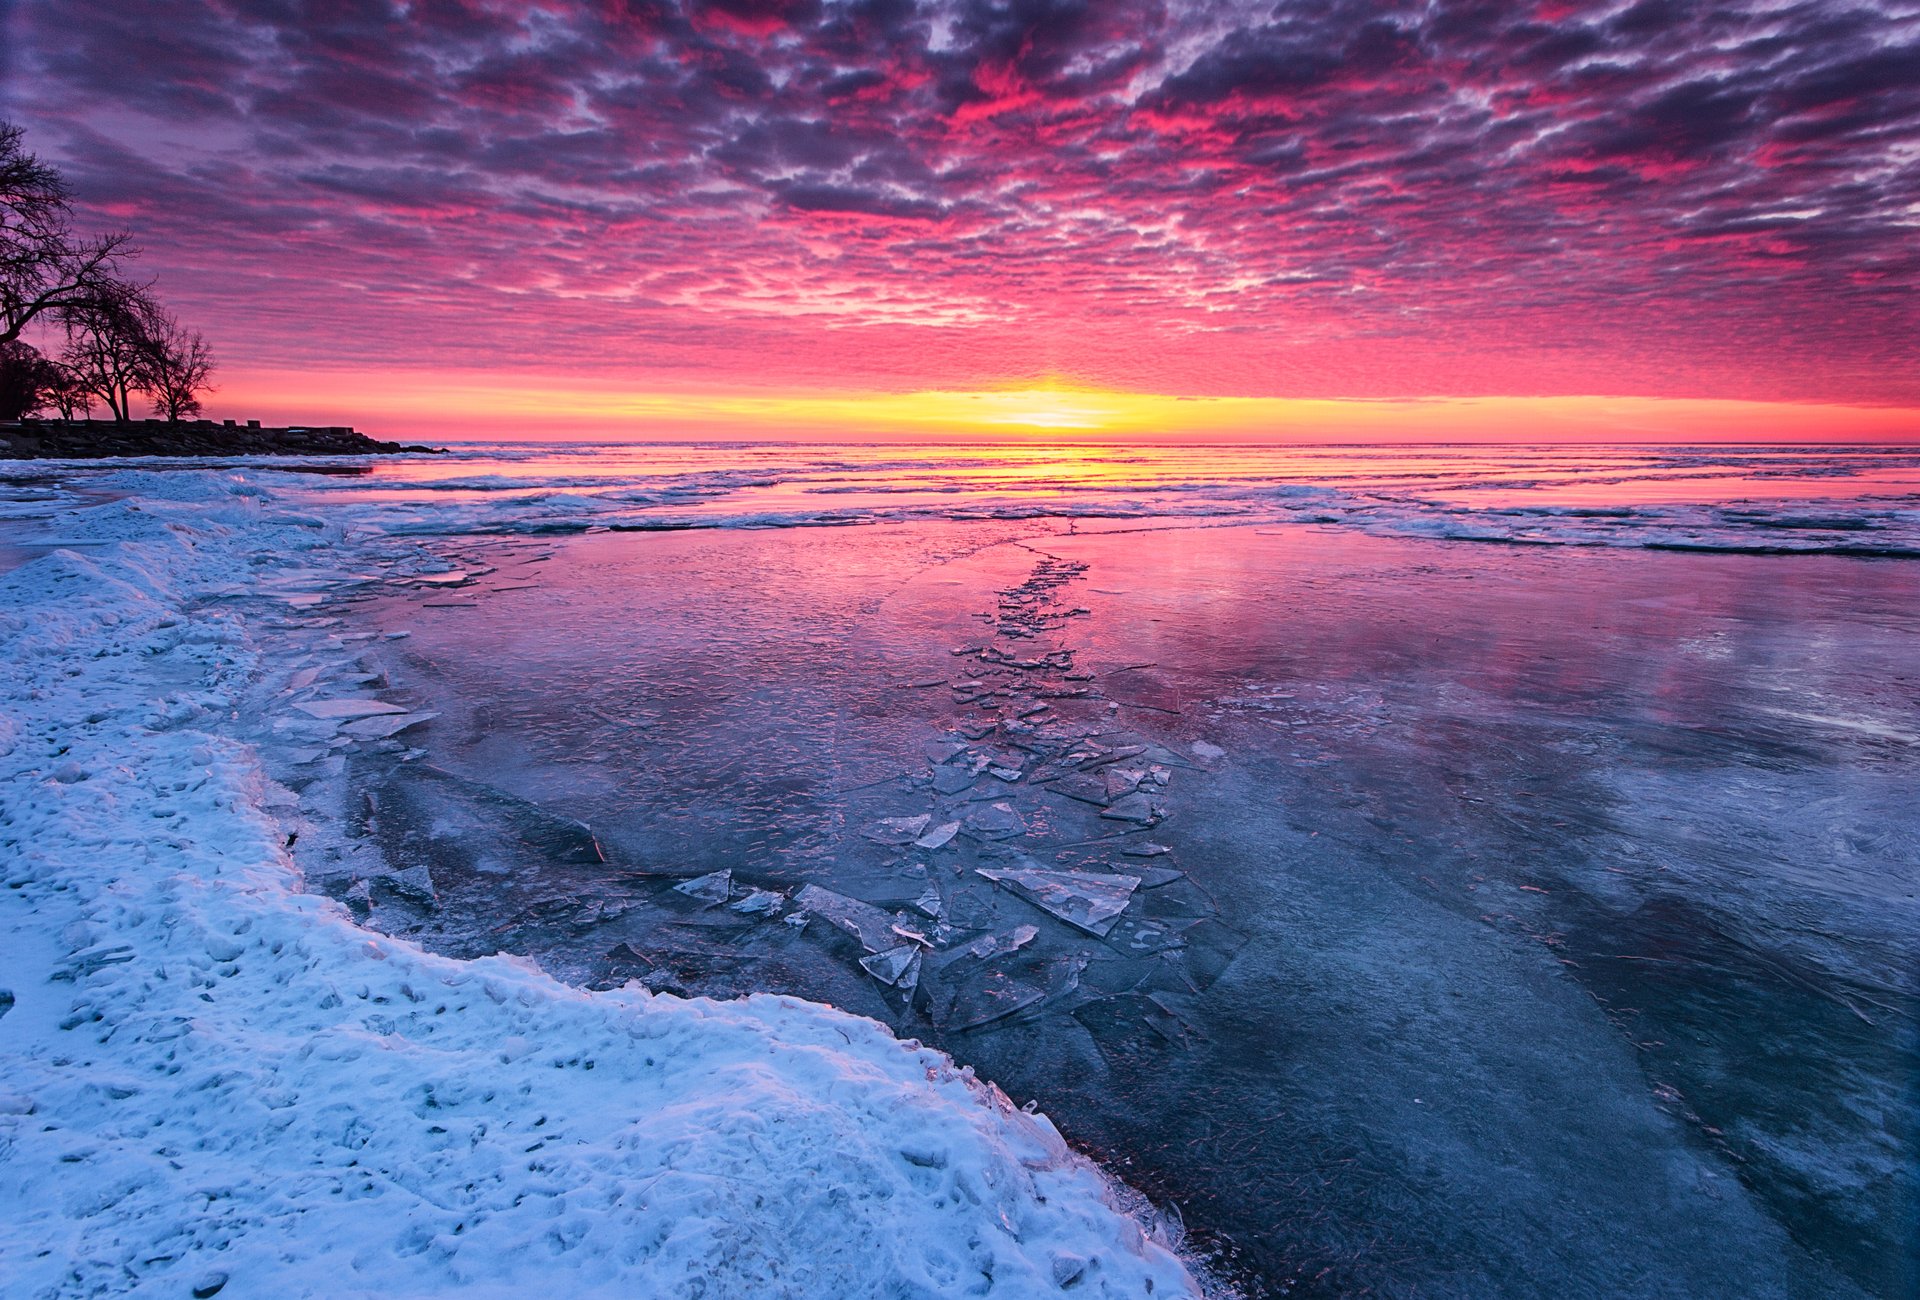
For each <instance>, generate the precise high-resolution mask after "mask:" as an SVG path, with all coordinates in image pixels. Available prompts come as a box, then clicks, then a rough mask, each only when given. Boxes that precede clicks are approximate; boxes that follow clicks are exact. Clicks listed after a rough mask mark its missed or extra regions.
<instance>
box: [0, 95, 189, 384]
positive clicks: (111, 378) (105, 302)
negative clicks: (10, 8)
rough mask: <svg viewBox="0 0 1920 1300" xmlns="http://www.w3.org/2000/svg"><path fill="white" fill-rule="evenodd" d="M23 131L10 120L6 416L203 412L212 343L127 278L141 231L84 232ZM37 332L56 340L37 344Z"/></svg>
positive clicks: (3, 233)
mask: <svg viewBox="0 0 1920 1300" xmlns="http://www.w3.org/2000/svg"><path fill="white" fill-rule="evenodd" d="M21 135H22V132H21V129H20V128H19V127H17V126H15V125H13V124H12V123H10V122H0V420H18V419H21V418H22V417H24V416H27V415H31V414H34V413H36V412H41V411H48V412H53V413H56V414H58V415H60V416H61V417H62V418H63V419H69V420H71V419H78V418H82V417H86V418H91V417H92V415H93V411H94V408H95V407H97V406H103V407H105V408H106V409H107V411H108V412H110V413H111V414H112V416H113V418H114V419H115V420H121V421H124V420H128V419H131V418H132V416H133V410H132V404H133V400H134V398H135V397H144V398H146V399H147V401H148V402H149V403H150V404H151V405H152V407H153V410H154V413H155V414H156V415H158V416H160V417H161V418H163V419H167V420H174V421H178V420H186V419H192V418H193V417H195V416H197V415H199V414H200V394H202V393H204V392H207V391H208V390H209V389H210V388H211V387H212V385H211V384H210V383H209V382H208V381H209V379H210V378H211V376H212V374H213V365H214V362H213V352H212V350H211V349H209V348H208V347H207V342H206V340H205V339H204V338H202V337H201V336H200V334H199V332H198V331H196V330H189V329H187V328H185V327H184V326H182V325H181V324H180V322H179V321H178V320H176V319H175V318H174V317H173V315H172V314H171V313H169V312H168V311H167V310H166V309H165V308H164V307H162V306H161V305H160V302H159V300H158V299H157V298H155V297H154V294H153V286H152V285H151V284H150V283H146V284H142V283H138V282H135V281H133V280H129V279H127V278H125V277H124V276H123V275H122V274H121V271H122V266H123V264H124V263H125V262H127V261H129V260H131V259H132V258H133V257H134V256H135V255H136V253H137V250H136V249H135V248H134V247H133V246H132V244H131V242H130V239H131V237H130V236H129V235H127V234H125V233H117V234H107V235H96V236H91V237H87V236H82V235H80V234H78V233H76V232H75V230H74V228H73V208H72V202H71V192H70V191H69V190H68V188H67V184H66V182H65V181H64V180H63V179H62V178H61V176H60V173H59V172H57V171H55V170H54V169H53V168H52V167H49V166H48V165H47V164H45V163H43V162H41V161H40V160H39V159H38V158H36V157H34V156H33V155H32V154H30V153H28V152H27V151H26V149H25V148H24V147H23V145H22V144H21ZM28 332H33V333H34V334H35V335H36V337H38V338H39V339H40V341H41V342H42V343H43V344H47V345H49V346H47V347H46V348H44V349H43V348H42V347H35V346H34V345H33V344H31V343H29V342H27V340H26V339H25V338H24V337H22V336H23V335H24V334H26V333H28ZM49 353H51V355H49Z"/></svg>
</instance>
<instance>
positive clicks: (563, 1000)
mask: <svg viewBox="0 0 1920 1300" xmlns="http://www.w3.org/2000/svg"><path fill="white" fill-rule="evenodd" d="M55 531H56V532H57V533H58V534H59V535H60V536H62V537H63V538H65V539H67V540H69V541H71V542H74V543H88V545H86V546H85V547H84V554H83V553H82V552H81V549H80V548H78V547H76V549H71V550H59V551H55V552H53V553H51V554H48V555H45V556H42V557H41V558H39V559H36V560H34V561H32V562H30V563H28V564H26V565H24V566H22V567H20V568H18V569H16V570H15V571H13V572H12V573H10V574H8V575H6V576H4V577H0V702H3V704H4V708H0V790H3V791H4V795H3V797H0V805H3V806H0V877H3V878H4V881H5V885H6V888H5V889H4V890H3V891H0V989H5V990H8V991H10V992H11V994H12V996H13V999H14V1001H13V1003H12V1004H11V1006H7V1003H6V999H5V998H4V997H0V1007H6V1010H5V1011H4V1012H3V1013H0V1279H4V1280H3V1281H0V1290H4V1292H5V1294H7V1295H8V1296H14V1295H19V1296H41V1295H48V1296H54V1295H83V1294H84V1295H96V1294H113V1293H151V1294H157V1295H188V1294H193V1295H208V1294H215V1293H216V1292H217V1293H218V1294H222V1295H227V1296H237V1295H244V1296H274V1297H281V1296H298V1295H327V1296H346V1295H361V1294H368V1295H371V1294H379V1295H382V1296H396V1295H422V1294H432V1293H435V1292H439V1291H453V1290H456V1289H457V1290H459V1291H460V1292H461V1293H462V1294H468V1295H518V1294H524V1293H526V1292H527V1291H528V1290H529V1289H530V1288H533V1287H537V1286H540V1285H542V1284H558V1285H559V1286H561V1287H563V1288H564V1290H565V1292H566V1293H567V1294H569V1295H601V1294H607V1295H612V1294H620V1295H636V1296H649V1297H651V1296H708V1297H723V1296H755V1297H760V1296H770V1297H771V1296H796V1297H797V1296H823V1297H825V1296H832V1297H852V1296H890V1297H891V1296H900V1297H908V1296H946V1295H956V1296H958V1295H1004V1296H1035V1295H1045V1294H1053V1293H1056V1292H1060V1291H1063V1290H1064V1291H1065V1292H1067V1293H1069V1294H1075V1295H1093V1296H1112V1297H1138V1296H1147V1295H1153V1296H1164V1295H1193V1294H1196V1293H1197V1289H1198V1288H1197V1287H1196V1285H1195V1283H1194V1282H1193V1280H1192V1279H1191V1277H1190V1276H1189V1274H1188V1273H1187V1271H1186V1269H1185V1268H1184V1267H1183V1265H1182V1263H1181V1262H1180V1260H1179V1259H1178V1258H1177V1257H1176V1256H1175V1254H1174V1253H1173V1252H1172V1250H1171V1249H1170V1248H1169V1245H1168V1243H1167V1241H1166V1240H1165V1235H1164V1234H1163V1233H1161V1232H1160V1231H1158V1230H1157V1229H1155V1230H1153V1231H1149V1230H1148V1228H1147V1227H1146V1226H1144V1225H1145V1222H1146V1221H1147V1220H1146V1218H1145V1217H1144V1216H1142V1214H1141V1211H1142V1210H1143V1208H1144V1207H1143V1203H1141V1202H1140V1201H1139V1198H1137V1197H1134V1196H1132V1195H1131V1194H1129V1193H1127V1192H1126V1191H1125V1189H1123V1188H1120V1187H1118V1186H1116V1185H1115V1184H1113V1183H1111V1182H1110V1181H1109V1180H1107V1179H1106V1178H1105V1177H1104V1176H1103V1175H1102V1174H1101V1173H1100V1172H1099V1171H1098V1170H1096V1169H1095V1168H1094V1167H1093V1166H1092V1165H1091V1164H1090V1163H1088V1162H1087V1161H1086V1160H1084V1159H1083V1158H1081V1157H1079V1156H1077V1155H1075V1154H1074V1153H1073V1152H1071V1151H1070V1150H1069V1149H1068V1148H1067V1147H1066V1145H1065V1144H1064V1143H1063V1142H1062V1141H1061V1139H1060V1137H1059V1135H1058V1134H1057V1133H1056V1131H1055V1130H1054V1129H1053V1127H1052V1126H1051V1125H1050V1124H1049V1123H1048V1122H1047V1121H1046V1120H1045V1119H1044V1118H1042V1117H1040V1116H1037V1115H1029V1114H1025V1113H1022V1112H1021V1111H1019V1110H1017V1109H1015V1108H1014V1107H1013V1106H1012V1105H1011V1104H1010V1103H1009V1102H1008V1101H1007V1099H1006V1098H1005V1097H1004V1096H1003V1095H1002V1094H1001V1093H1000V1092H999V1091H998V1090H997V1089H994V1088H992V1087H990V1086H988V1085H983V1084H981V1083H979V1082H977V1081H975V1080H974V1079H973V1078H972V1077H971V1075H970V1073H969V1072H967V1071H963V1070H958V1069H956V1068H955V1067H954V1066H953V1064H952V1062H951V1061H950V1060H949V1059H948V1058H946V1057H945V1056H944V1055H942V1054H940V1053H937V1052H934V1051H932V1050H930V1049H927V1048H924V1047H921V1046H919V1045H918V1044H914V1043H903V1042H900V1041H897V1040H895V1039H894V1038H893V1037H892V1036H891V1035H890V1033H889V1032H888V1031H887V1030H886V1029H885V1028H884V1027H882V1026H880V1025H878V1024H875V1023H873V1022H871V1021H868V1020H863V1019H859V1018H855V1017H851V1016H848V1015H844V1014H842V1013H839V1012H835V1011H833V1010H830V1009H827V1008H823V1007H820V1006H816V1005H813V1004H809V1003H805V1002H801V1001H798V1000H796V999H791V998H783V997H771V996H761V997H754V998H750V999H747V1000H745V1001H743V1002H738V1003H715V1002H709V1001H705V1000H692V1001H685V1000H680V999H677V998H672V997H667V996H654V995H650V994H648V993H646V992H645V991H643V990H640V989H637V988H632V989H626V990H619V991H614V992H609V993H589V992H584V991H581V990H578V989H573V988H569V987H566V986H564V985H561V984H559V983H557V982H555V981H553V980H551V979H549V978H547V977H546V976H544V975H543V974H541V973H540V972H539V971H538V970H535V969H532V968H530V967H528V966H527V965H525V964H523V963H520V962H516V961H514V960H512V959H510V958H507V957H495V958H490V959H487V960H484V961H476V962H460V961H455V960H450V959H446V958H442V957H437V956H434V955H431V954H428V953H425V952H422V951H420V950H419V949H417V948H415V947H413V946H411V945H409V944H407V943H405V942H402V941H397V940H394V939H391V938H386V937H380V936H375V935H372V934H370V933H368V932H367V931H364V930H361V929H359V928H357V927H356V926H355V925H353V923H352V922H351V920H350V918H349V917H348V915H347V914H346V913H345V911H344V910H343V909H342V908H341V907H340V905H338V904H336V903H334V902H332V901H330V900H327V899H323V898H319V897H316V896H313V895H309V894H305V893H303V892H301V889H300V880H299V878H298V875H297V873H296V872H295V871H294V869H293V868H292V866H291V864H290V861H289V859H288V857H287V851H286V843H285V835H284V832H283V827H282V825H281V823H280V821H279V820H278V818H277V816H276V813H275V808H276V807H277V806H280V805H281V804H282V803H283V802H284V799H285V796H286V792H285V791H284V790H281V789H280V788H279V787H277V786H275V785H273V783H272V782H271V781H269V780H268V779H267V778H266V776H265V775H264V773H263V770H262V767H261V764H260V760H259V756H258V754H257V753H256V752H255V750H254V749H253V748H252V747H251V746H250V745H249V744H248V743H246V740H245V739H244V737H246V736H249V735H251V734H254V730H253V729H257V728H258V725H259V722H260V719H257V718H249V717H247V716H246V715H247V709H246V707H245V705H246V702H247V697H248V689H249V684H250V683H251V682H253V681H255V680H256V679H257V678H258V676H259V675H260V674H261V673H262V672H263V671H264V667H265V660H266V658H267V657H268V656H269V654H270V651H271V647H270V646H269V645H267V644H266V643H264V642H263V641H261V640H260V639H259V638H258V633H257V629H250V627H249V625H248V622H247V621H246V620H245V619H243V618H242V617H241V615H240V614H239V613H238V612H236V611H234V610H232V609H223V608H221V607H220V606H219V604H218V603H217V602H216V603H204V602H208V601H210V599H211V598H213V597H216V596H218V595H220V594H221V593H231V592H232V591H234V590H236V589H245V588H247V587H249V586H251V585H255V584H258V583H261V582H263V581H267V580H269V579H270V578H271V577H272V575H273V574H274V572H275V571H276V570H278V569H281V568H284V567H286V566H288V565H290V564H293V563H296V562H310V561H301V560H300V557H302V556H307V557H316V556H317V557H326V558H327V560H328V562H331V563H335V564H338V563H342V562H343V561H342V560H341V556H343V555H349V554H350V553H351V551H352V546H351V542H352V539H350V538H347V537H345V536H343V535H342V533H341V532H340V530H339V529H338V528H337V527H336V526H334V525H331V524H329V523H328V522H327V521H326V520H324V519H320V518H315V517H314V516H312V515H298V514H293V513H290V512H288V511H286V510H284V509H283V508H281V507H280V506H278V505H277V504H276V503H275V502H274V501H273V500H272V499H271V498H270V497H268V496H267V494H265V493H264V492H262V491H261V490H260V489H258V488H255V487H252V486H249V485H247V484H246V483H245V482H244V481H243V480H239V479H234V478H230V477H227V476H221V475H216V474H212V473H191V474H174V475H165V476H161V475H154V476H150V481H148V482H146V483H144V484H143V485H142V495H140V496H138V497H136V498H133V499H131V500H122V501H119V502H115V503H112V504H109V505H103V506H96V507H93V508H90V509H84V510H73V511H71V512H69V513H68V514H67V515H66V516H65V517H63V518H61V519H60V520H58V521H57V523H56V527H55ZM344 562H347V563H350V562H351V561H350V560H347V561H344Z"/></svg>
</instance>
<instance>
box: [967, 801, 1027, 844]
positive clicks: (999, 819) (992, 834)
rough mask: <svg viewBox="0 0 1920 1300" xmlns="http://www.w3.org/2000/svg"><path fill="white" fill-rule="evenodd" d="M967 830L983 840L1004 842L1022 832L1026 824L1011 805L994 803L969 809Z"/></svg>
mask: <svg viewBox="0 0 1920 1300" xmlns="http://www.w3.org/2000/svg"><path fill="white" fill-rule="evenodd" d="M967 829H968V830H970V831H972V832H973V833H974V834H975V835H978V836H981V837H982V838H985V839H990V840H1004V839H1011V838H1012V837H1013V836H1015V835H1019V834H1021V833H1022V832H1024V831H1025V830H1026V829H1027V824H1026V822H1024V821H1022V820H1021V818H1020V814H1019V813H1017V812H1015V811H1014V810H1013V805H1012V804H1008V803H995V804H988V805H987V806H986V807H985V808H977V807H976V808H972V809H969V810H968V812H967Z"/></svg>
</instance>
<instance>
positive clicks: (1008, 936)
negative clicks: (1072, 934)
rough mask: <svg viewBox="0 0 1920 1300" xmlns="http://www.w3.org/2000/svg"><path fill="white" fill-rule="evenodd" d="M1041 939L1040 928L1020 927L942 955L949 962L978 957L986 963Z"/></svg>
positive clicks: (988, 935)
mask: <svg viewBox="0 0 1920 1300" xmlns="http://www.w3.org/2000/svg"><path fill="white" fill-rule="evenodd" d="M1039 937H1040V927H1039V926H1037V925H1019V926H1015V927H1014V928H1013V929H1011V930H1002V931H1000V932H999V933H997V934H983V935H981V936H980V937H979V938H978V939H975V940H973V941H972V942H971V943H967V944H964V945H962V946H961V947H958V948H955V949H953V950H952V951H951V954H947V953H943V954H941V955H942V956H943V957H946V958H947V960H948V961H949V962H952V961H958V960H959V959H960V958H962V957H977V958H979V959H981V960H982V961H984V960H986V959H987V958H989V957H998V956H1002V955H1003V954H1006V953H1010V952H1015V951H1018V950H1019V949H1021V948H1024V947H1026V946H1027V945H1028V944H1030V943H1032V942H1033V941H1034V940H1035V939H1037V938H1039Z"/></svg>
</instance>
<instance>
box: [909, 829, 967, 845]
mask: <svg viewBox="0 0 1920 1300" xmlns="http://www.w3.org/2000/svg"><path fill="white" fill-rule="evenodd" d="M959 831H960V823H959V822H942V823H941V824H940V825H938V826H936V827H934V828H933V829H932V830H930V831H928V832H927V833H926V834H925V835H922V836H921V837H920V838H919V839H917V840H915V841H914V845H915V846H916V847H917V848H922V849H937V848H939V847H941V846H942V845H944V844H945V843H946V842H947V841H948V840H950V839H952V838H953V837H954V836H955V835H956V834H958V833H959Z"/></svg>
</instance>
